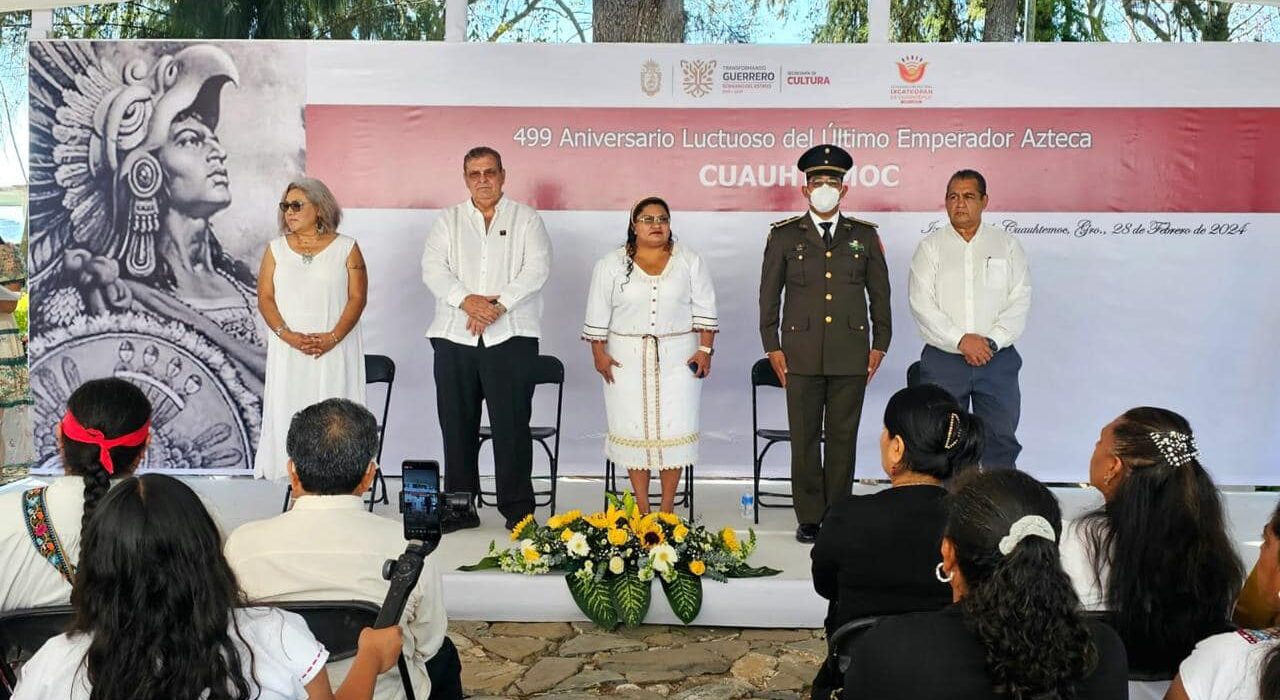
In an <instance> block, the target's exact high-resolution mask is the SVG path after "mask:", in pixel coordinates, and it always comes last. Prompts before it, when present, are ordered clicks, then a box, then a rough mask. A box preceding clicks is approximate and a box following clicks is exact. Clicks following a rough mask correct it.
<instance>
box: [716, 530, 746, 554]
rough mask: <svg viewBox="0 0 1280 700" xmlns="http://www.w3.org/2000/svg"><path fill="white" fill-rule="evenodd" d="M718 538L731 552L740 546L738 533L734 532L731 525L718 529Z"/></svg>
mask: <svg viewBox="0 0 1280 700" xmlns="http://www.w3.org/2000/svg"><path fill="white" fill-rule="evenodd" d="M720 539H721V540H722V541H723V542H724V546H725V547H728V548H729V551H731V552H736V551H738V550H739V549H741V548H742V543H740V542H738V533H736V532H734V531H733V528H731V527H726V528H725V529H723V530H721V531H720Z"/></svg>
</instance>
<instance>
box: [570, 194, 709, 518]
mask: <svg viewBox="0 0 1280 700" xmlns="http://www.w3.org/2000/svg"><path fill="white" fill-rule="evenodd" d="M718 329H719V326H718V325H717V322H716V295H715V290H714V289H713V287H712V285H711V274H710V272H709V271H708V270H707V267H706V265H705V263H703V261H702V258H701V257H699V256H698V254H697V253H695V252H693V251H692V250H689V249H688V248H687V247H685V246H684V245H683V244H680V245H677V244H676V243H675V241H674V240H673V238H672V235H671V208H670V207H668V206H667V203H666V202H665V201H663V200H662V199H661V198H660V197H646V198H644V199H642V200H640V201H639V202H637V203H636V205H635V206H634V207H632V208H631V220H630V224H629V225H628V226H627V243H626V245H625V246H623V247H621V248H617V249H614V250H612V251H610V252H609V253H608V254H607V255H605V256H604V257H603V258H601V259H600V261H599V262H597V263H596V266H595V270H594V272H593V273H592V275H591V290H590V293H589V296H588V298H587V317H586V321H585V322H584V324H583V328H582V338H583V340H586V341H589V342H590V343H591V354H592V356H593V360H594V361H595V367H596V371H597V372H599V373H600V376H601V377H603V378H604V405H605V414H606V416H607V419H608V423H609V434H608V435H607V436H606V437H605V445H604V453H605V457H606V458H607V459H608V460H610V461H611V462H613V463H614V464H617V465H619V466H622V467H625V468H626V469H627V471H628V474H629V476H630V477H631V487H632V490H633V491H634V492H635V494H636V501H637V505H638V506H639V508H640V511H641V512H642V513H647V512H649V498H648V494H649V477H650V473H651V472H652V470H654V469H657V470H659V479H660V480H661V482H662V505H661V508H662V510H663V511H664V512H667V513H670V512H671V511H672V510H673V509H674V507H675V493H676V487H677V486H678V485H679V483H680V473H681V470H682V469H683V467H684V466H685V465H691V464H694V463H695V462H696V461H697V459H698V406H699V399H700V395H701V392H702V386H701V380H702V379H704V378H706V377H707V375H709V374H710V373H711V355H712V353H713V352H714V350H713V349H712V345H713V342H714V339H715V334H716V332H717V331H718Z"/></svg>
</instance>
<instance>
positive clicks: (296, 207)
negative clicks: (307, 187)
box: [280, 199, 307, 214]
mask: <svg viewBox="0 0 1280 700" xmlns="http://www.w3.org/2000/svg"><path fill="white" fill-rule="evenodd" d="M306 205H307V203H306V202H302V201H299V200H296V199H295V200H293V201H291V202H281V203H280V211H282V212H285V211H292V212H293V213H294V214H297V213H298V212H300V211H302V208H303V207H305V206H306Z"/></svg>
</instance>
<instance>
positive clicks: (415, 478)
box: [400, 459, 442, 544]
mask: <svg viewBox="0 0 1280 700" xmlns="http://www.w3.org/2000/svg"><path fill="white" fill-rule="evenodd" d="M401 475H402V477H403V480H404V488H403V490H402V491H401V492H400V509H401V511H402V512H403V513H404V538H405V539H406V540H422V541H423V542H432V543H436V544H439V542H440V538H441V536H442V532H441V529H440V501H441V494H440V463H439V462H437V461H435V460H434V459H432V460H413V459H408V460H405V461H404V462H403V463H402V464H401Z"/></svg>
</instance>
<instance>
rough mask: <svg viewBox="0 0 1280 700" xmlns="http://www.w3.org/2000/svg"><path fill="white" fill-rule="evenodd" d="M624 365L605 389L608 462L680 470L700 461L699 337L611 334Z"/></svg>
mask: <svg viewBox="0 0 1280 700" xmlns="http://www.w3.org/2000/svg"><path fill="white" fill-rule="evenodd" d="M608 350H609V354H610V355H612V356H613V359H614V360H616V361H618V362H620V363H622V366H621V367H614V368H613V384H605V385H604V408H605V413H606V416H607V418H608V422H609V434H608V435H607V436H606V437H605V443H604V454H605V457H606V458H608V459H609V460H610V461H612V462H613V463H614V464H617V465H618V466H620V467H625V468H627V469H679V468H681V467H683V466H685V465H686V464H694V463H696V462H697V461H698V406H699V404H700V400H701V396H702V380H701V379H698V378H697V377H695V376H694V375H693V372H691V371H689V365H688V361H689V358H690V357H691V356H693V354H694V353H695V352H696V351H697V350H698V335H697V334H696V333H684V334H681V335H677V336H672V337H666V338H654V337H652V336H650V337H646V338H638V337H631V336H620V335H616V334H613V333H610V334H609V345H608Z"/></svg>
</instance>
